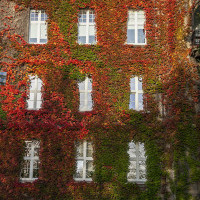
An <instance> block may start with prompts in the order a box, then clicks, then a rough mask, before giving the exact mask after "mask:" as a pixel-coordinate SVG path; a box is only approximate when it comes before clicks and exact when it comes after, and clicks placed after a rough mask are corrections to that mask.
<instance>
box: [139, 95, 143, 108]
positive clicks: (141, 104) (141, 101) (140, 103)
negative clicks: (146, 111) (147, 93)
mask: <svg viewBox="0 0 200 200" xmlns="http://www.w3.org/2000/svg"><path fill="white" fill-rule="evenodd" d="M138 98H139V105H138V109H139V110H143V94H138Z"/></svg>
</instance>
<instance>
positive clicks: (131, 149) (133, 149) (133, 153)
mask: <svg viewBox="0 0 200 200" xmlns="http://www.w3.org/2000/svg"><path fill="white" fill-rule="evenodd" d="M128 154H129V156H130V158H136V145H135V143H133V142H130V143H129V150H128Z"/></svg>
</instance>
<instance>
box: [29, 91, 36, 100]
mask: <svg viewBox="0 0 200 200" xmlns="http://www.w3.org/2000/svg"><path fill="white" fill-rule="evenodd" d="M34 96H35V95H34V93H30V95H29V100H31V101H33V100H34Z"/></svg>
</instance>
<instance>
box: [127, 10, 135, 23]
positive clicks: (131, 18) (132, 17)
mask: <svg viewBox="0 0 200 200" xmlns="http://www.w3.org/2000/svg"><path fill="white" fill-rule="evenodd" d="M128 24H129V25H131V24H135V13H134V12H133V11H129V12H128Z"/></svg>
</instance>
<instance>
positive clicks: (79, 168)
mask: <svg viewBox="0 0 200 200" xmlns="http://www.w3.org/2000/svg"><path fill="white" fill-rule="evenodd" d="M75 178H83V161H82V160H77V162H76V174H75Z"/></svg>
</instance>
